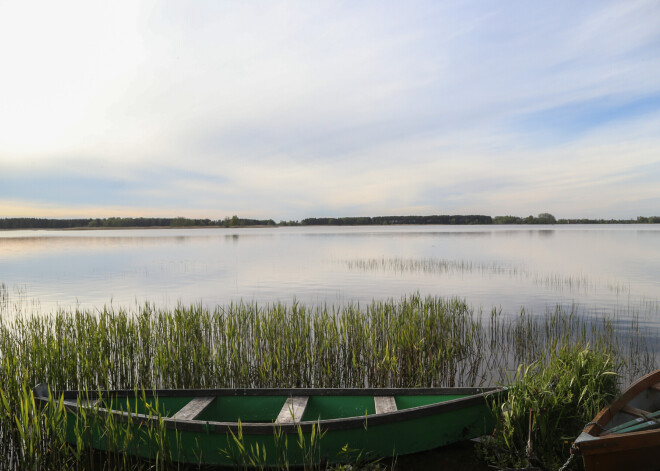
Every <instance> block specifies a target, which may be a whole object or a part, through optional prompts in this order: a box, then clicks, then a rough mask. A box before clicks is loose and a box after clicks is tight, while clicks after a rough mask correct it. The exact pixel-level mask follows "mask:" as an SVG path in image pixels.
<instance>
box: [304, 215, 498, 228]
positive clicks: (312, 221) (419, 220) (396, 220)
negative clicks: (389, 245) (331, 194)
mask: <svg viewBox="0 0 660 471" xmlns="http://www.w3.org/2000/svg"><path fill="white" fill-rule="evenodd" d="M492 222H493V218H491V217H490V216H480V215H471V216H461V215H455V216H377V217H342V218H307V219H303V220H302V221H301V224H302V225H304V226H382V225H395V224H492Z"/></svg>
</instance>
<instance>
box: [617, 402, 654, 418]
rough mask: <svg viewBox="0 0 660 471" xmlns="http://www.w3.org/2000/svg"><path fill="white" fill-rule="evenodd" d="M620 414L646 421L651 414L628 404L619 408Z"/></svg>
mask: <svg viewBox="0 0 660 471" xmlns="http://www.w3.org/2000/svg"><path fill="white" fill-rule="evenodd" d="M621 412H625V413H626V414H630V415H635V416H637V417H642V418H643V419H646V418H648V416H649V415H651V413H650V412H648V411H645V410H642V409H638V408H636V407H633V406H630V405H628V404H626V405H625V406H623V407H622V408H621Z"/></svg>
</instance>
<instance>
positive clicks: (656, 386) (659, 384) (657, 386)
mask: <svg viewBox="0 0 660 471" xmlns="http://www.w3.org/2000/svg"><path fill="white" fill-rule="evenodd" d="M651 389H653V390H654V391H660V383H656V384H654V385H653V386H651Z"/></svg>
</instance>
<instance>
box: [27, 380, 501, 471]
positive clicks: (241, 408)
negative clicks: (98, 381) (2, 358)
mask: <svg viewBox="0 0 660 471" xmlns="http://www.w3.org/2000/svg"><path fill="white" fill-rule="evenodd" d="M502 393H503V391H502V390H501V389H493V388H491V389H485V390H482V389H476V388H431V389H353V390H339V389H337V390H332V389H314V390H312V389H286V390H284V389H268V390H259V389H241V390H239V389H232V390H226V389H223V390H199V391H172V390H170V391H167V390H164V391H154V392H153V393H146V392H140V393H136V392H133V391H122V392H101V393H94V394H87V395H85V397H84V398H82V397H81V396H80V395H78V394H77V393H75V392H70V391H67V392H64V393H61V394H62V395H61V396H60V397H63V398H64V405H65V407H66V410H67V414H68V420H67V427H68V430H67V436H68V440H69V441H70V442H72V443H75V442H76V440H79V439H80V438H81V437H82V439H83V441H84V442H85V444H86V445H88V446H92V447H94V448H97V449H100V450H105V451H119V452H123V453H129V454H132V455H136V456H140V457H145V458H150V457H151V458H153V457H154V454H155V453H156V452H158V453H160V454H161V455H162V453H163V451H164V450H165V451H166V453H167V455H169V457H170V458H171V459H172V460H173V461H177V462H183V463H196V464H212V465H229V466H231V465H236V464H243V463H247V462H253V463H258V464H261V465H266V466H277V465H280V464H285V463H288V464H289V465H304V464H306V463H310V462H314V461H318V460H323V461H327V462H329V463H342V462H350V461H353V460H355V459H356V457H357V456H358V455H360V456H361V457H362V458H374V459H376V458H383V457H390V456H397V455H405V454H411V453H418V452H422V451H427V450H431V449H434V448H437V447H440V446H443V445H448V444H451V443H455V442H458V441H462V440H466V439H470V438H474V437H477V436H480V435H484V434H488V433H491V432H492V430H493V427H494V416H493V414H492V411H491V410H490V407H489V405H488V403H487V401H486V395H497V394H502ZM52 396H54V397H58V396H57V394H55V395H52ZM136 396H139V397H136ZM374 396H382V397H388V396H389V397H393V398H395V399H396V401H395V402H396V404H398V405H399V407H400V408H399V409H397V410H392V411H385V412H382V411H378V412H377V411H376V410H375V409H374V406H373V405H372V404H373V402H374ZM195 397H207V398H211V399H212V400H211V403H212V405H211V406H208V407H207V409H206V410H205V411H204V412H201V413H198V414H197V415H196V417H195V418H193V419H181V418H177V417H180V416H181V412H179V413H176V410H182V409H183V406H184V405H185V404H186V403H187V402H189V401H190V400H191V398H195ZM290 397H307V398H309V399H308V401H307V404H306V410H305V413H304V414H303V415H302V417H299V418H298V420H283V421H282V422H279V421H278V420H277V419H276V418H275V417H277V412H278V411H279V410H280V409H281V408H282V403H283V402H284V401H286V399H287V398H290ZM99 398H100V399H101V400H98V399H99ZM37 399H40V400H47V398H46V397H44V395H43V394H42V395H41V397H40V396H39V395H37ZM357 411H359V412H357ZM177 414H178V415H177ZM223 414H224V415H223ZM353 414H356V415H353ZM235 415H238V416H239V417H240V419H241V420H240V422H239V421H237V419H236V418H233V419H232V420H226V419H228V418H229V417H233V416H235ZM81 416H84V417H85V420H84V423H83V422H82V421H81ZM266 418H268V420H266ZM285 419H286V418H285ZM281 420H282V419H281ZM109 428H110V429H112V440H109V439H108V436H109V433H108V429H109Z"/></svg>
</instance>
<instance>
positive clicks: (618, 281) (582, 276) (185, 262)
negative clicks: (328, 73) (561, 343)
mask: <svg viewBox="0 0 660 471" xmlns="http://www.w3.org/2000/svg"><path fill="white" fill-rule="evenodd" d="M0 283H4V284H5V286H6V288H7V291H8V293H9V296H10V299H12V300H16V299H20V300H21V303H22V305H23V308H22V309H26V306H29V307H30V309H34V310H39V311H40V312H44V311H48V310H54V309H57V308H71V307H75V306H78V307H82V308H90V309H98V308H102V307H103V306H104V305H109V304H112V305H113V306H115V307H120V306H121V307H124V306H125V307H134V306H135V305H136V303H137V304H143V303H144V302H150V303H153V304H155V305H157V306H162V307H171V306H174V305H176V304H177V303H179V302H181V303H185V304H190V303H203V304H205V305H209V306H215V305H224V304H228V303H231V302H237V301H240V300H244V301H256V302H258V303H262V304H263V303H272V302H278V301H280V302H284V303H292V302H293V301H294V300H297V301H298V302H300V303H304V304H309V305H313V304H319V303H327V304H334V305H343V304H346V303H357V302H359V303H369V302H371V301H372V300H383V299H390V298H395V299H398V298H400V297H402V296H405V295H407V294H410V293H415V292H419V293H420V294H422V295H434V296H445V297H460V298H465V299H466V300H467V301H468V302H469V303H470V304H472V305H473V306H474V307H475V308H476V309H482V310H483V311H484V312H490V310H491V309H492V308H493V307H496V308H498V309H499V308H501V309H502V311H503V312H505V313H509V314H512V315H514V314H516V313H518V312H520V309H521V308H525V309H527V310H531V311H534V312H544V311H545V310H547V309H554V307H555V306H556V305H558V304H559V305H563V306H573V307H577V308H578V309H580V310H582V311H583V312H585V313H588V314H592V313H593V314H594V315H600V314H601V313H616V314H619V315H627V314H629V313H641V314H643V315H644V317H645V318H647V320H648V321H649V322H650V323H651V324H655V325H656V326H657V325H658V323H660V314H658V313H659V309H658V300H659V299H660V225H603V226H600V225H599V226H592V225H589V226H580V225H575V226H563V225H562V226H383V227H381V226H377V227H375V226H361V227H280V228H249V229H146V230H139V229H136V230H81V231H70V230H69V231H5V232H0Z"/></svg>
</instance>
